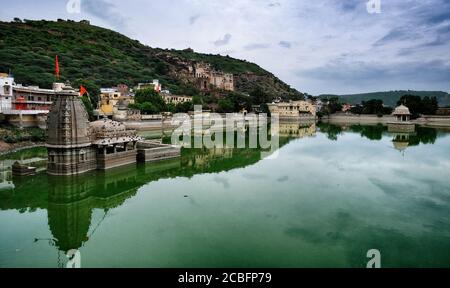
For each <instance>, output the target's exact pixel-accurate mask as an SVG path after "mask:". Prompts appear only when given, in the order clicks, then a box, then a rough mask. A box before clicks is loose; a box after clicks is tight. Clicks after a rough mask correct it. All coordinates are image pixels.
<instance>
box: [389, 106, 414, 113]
mask: <svg viewBox="0 0 450 288" xmlns="http://www.w3.org/2000/svg"><path fill="white" fill-rule="evenodd" d="M392 114H393V115H411V113H410V112H409V108H408V107H406V106H405V105H403V104H402V105H400V106H398V107H397V108H395V110H394V113H392Z"/></svg>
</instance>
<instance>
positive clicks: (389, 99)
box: [319, 90, 450, 107]
mask: <svg viewBox="0 0 450 288" xmlns="http://www.w3.org/2000/svg"><path fill="white" fill-rule="evenodd" d="M407 94H409V95H416V96H421V97H422V98H423V97H426V96H428V97H433V96H435V97H436V98H437V99H438V102H439V106H448V105H450V94H448V93H447V92H442V91H412V90H398V91H387V92H374V93H362V94H350V95H331V94H326V95H325V94H324V95H320V96H319V97H320V98H321V99H324V98H330V97H339V98H340V99H341V102H346V103H350V104H360V103H361V102H362V101H368V100H371V99H379V100H383V103H384V104H386V105H389V106H391V107H395V106H396V105H397V101H398V100H399V99H400V97H402V96H403V95H407Z"/></svg>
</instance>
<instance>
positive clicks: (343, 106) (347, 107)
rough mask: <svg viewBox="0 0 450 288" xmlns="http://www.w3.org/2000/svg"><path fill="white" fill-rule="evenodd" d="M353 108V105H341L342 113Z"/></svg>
mask: <svg viewBox="0 0 450 288" xmlns="http://www.w3.org/2000/svg"><path fill="white" fill-rule="evenodd" d="M352 108H353V105H351V104H348V103H347V104H343V105H342V112H349V111H350V110H351V109H352Z"/></svg>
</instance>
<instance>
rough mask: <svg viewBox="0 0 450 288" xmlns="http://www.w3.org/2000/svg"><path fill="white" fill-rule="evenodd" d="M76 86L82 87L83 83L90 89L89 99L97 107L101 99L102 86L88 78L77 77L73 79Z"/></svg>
mask: <svg viewBox="0 0 450 288" xmlns="http://www.w3.org/2000/svg"><path fill="white" fill-rule="evenodd" d="M72 84H73V86H74V88H80V85H83V87H84V88H86V90H87V91H88V95H89V99H90V102H91V104H92V106H93V107H97V105H98V102H99V100H100V86H98V85H97V84H95V83H94V82H93V81H91V80H86V79H77V80H75V81H73V83H72Z"/></svg>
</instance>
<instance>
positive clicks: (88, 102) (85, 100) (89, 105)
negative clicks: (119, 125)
mask: <svg viewBox="0 0 450 288" xmlns="http://www.w3.org/2000/svg"><path fill="white" fill-rule="evenodd" d="M81 101H82V102H83V104H84V107H85V108H86V111H87V113H88V115H89V119H91V120H94V107H93V106H92V102H91V99H89V97H88V96H87V95H83V97H81Z"/></svg>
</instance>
